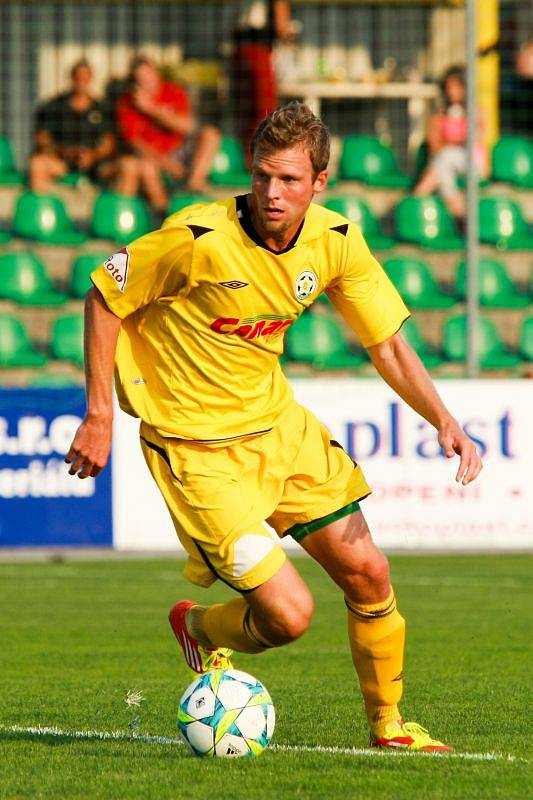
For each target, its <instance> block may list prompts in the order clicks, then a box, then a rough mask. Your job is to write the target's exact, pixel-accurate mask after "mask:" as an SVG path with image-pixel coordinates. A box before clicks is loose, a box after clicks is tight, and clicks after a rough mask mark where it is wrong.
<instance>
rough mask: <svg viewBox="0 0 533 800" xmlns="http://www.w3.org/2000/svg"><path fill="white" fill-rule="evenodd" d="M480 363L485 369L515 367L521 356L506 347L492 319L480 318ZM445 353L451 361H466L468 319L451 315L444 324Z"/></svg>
mask: <svg viewBox="0 0 533 800" xmlns="http://www.w3.org/2000/svg"><path fill="white" fill-rule="evenodd" d="M479 341H480V344H479V363H480V366H481V367H483V368H485V369H500V368H505V367H515V366H516V365H517V364H519V363H520V358H519V356H518V355H516V354H515V353H510V352H508V350H507V349H506V347H505V345H504V343H503V341H502V340H501V338H500V335H499V333H498V331H497V329H496V327H495V325H494V323H493V321H492V320H491V319H488V318H487V317H481V318H480V320H479ZM443 350H444V355H445V356H446V358H447V359H448V360H449V361H464V360H465V359H466V354H467V319H466V317H465V316H459V317H451V318H450V319H449V320H447V322H446V323H445V325H444V334H443Z"/></svg>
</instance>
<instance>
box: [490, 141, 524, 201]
mask: <svg viewBox="0 0 533 800" xmlns="http://www.w3.org/2000/svg"><path fill="white" fill-rule="evenodd" d="M492 177H493V180H495V181H507V182H509V183H514V184H515V186H519V187H521V188H523V189H532V188H533V141H532V140H531V139H526V138H525V137H522V136H503V137H502V138H501V139H500V141H499V142H497V143H496V145H495V146H494V149H493V151H492Z"/></svg>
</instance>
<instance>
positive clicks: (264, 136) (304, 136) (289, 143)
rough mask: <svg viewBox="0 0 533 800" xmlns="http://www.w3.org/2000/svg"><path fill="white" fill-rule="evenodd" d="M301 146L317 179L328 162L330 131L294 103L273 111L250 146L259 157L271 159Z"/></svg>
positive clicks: (303, 107) (300, 105)
mask: <svg viewBox="0 0 533 800" xmlns="http://www.w3.org/2000/svg"><path fill="white" fill-rule="evenodd" d="M298 145H299V146H301V147H302V148H303V149H305V150H307V151H308V153H309V158H310V159H311V164H312V165H313V171H314V173H315V177H316V176H317V175H318V173H319V172H322V170H324V169H326V167H327V166H328V161H329V131H328V129H327V128H326V126H325V125H324V123H323V122H322V120H321V119H319V118H318V117H316V116H315V115H314V114H313V112H312V111H311V109H310V108H309V106H306V105H305V104H304V103H298V102H292V103H287V105H284V106H281V107H280V108H277V109H276V110H275V111H273V112H272V113H271V114H269V115H268V117H265V119H264V120H263V121H262V122H261V123H260V124H259V126H258V128H257V130H256V132H255V133H254V135H253V138H252V142H251V144H250V152H251V154H252V158H253V157H254V156H255V155H256V153H260V154H261V155H269V154H271V153H274V152H278V151H279V150H288V149H289V148H291V147H296V146H298Z"/></svg>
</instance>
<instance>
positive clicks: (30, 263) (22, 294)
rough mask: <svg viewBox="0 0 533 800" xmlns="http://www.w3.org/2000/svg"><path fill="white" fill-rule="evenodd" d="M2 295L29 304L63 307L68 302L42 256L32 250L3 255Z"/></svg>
mask: <svg viewBox="0 0 533 800" xmlns="http://www.w3.org/2000/svg"><path fill="white" fill-rule="evenodd" d="M0 297H3V298H4V299H6V300H12V301H13V302H15V303H21V304H22V305H27V306H59V305H62V304H63V303H66V301H67V296H66V295H65V294H63V293H62V292H57V291H56V290H55V289H54V287H53V285H52V282H51V280H50V278H49V277H48V275H47V272H46V267H45V265H44V263H43V262H42V261H41V259H40V258H39V257H38V256H36V255H35V254H34V253H30V252H29V251H26V252H15V253H1V254H0Z"/></svg>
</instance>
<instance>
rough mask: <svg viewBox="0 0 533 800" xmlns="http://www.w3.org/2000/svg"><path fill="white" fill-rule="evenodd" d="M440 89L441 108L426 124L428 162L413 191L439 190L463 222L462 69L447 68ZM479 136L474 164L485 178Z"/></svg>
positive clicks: (485, 156)
mask: <svg viewBox="0 0 533 800" xmlns="http://www.w3.org/2000/svg"><path fill="white" fill-rule="evenodd" d="M441 86H442V94H443V99H444V104H443V108H442V109H441V111H439V112H438V113H437V114H435V115H434V116H433V117H432V118H431V120H430V124H429V132H428V150H429V155H430V161H429V164H428V166H427V168H426V169H425V171H424V172H423V174H422V177H421V178H420V181H419V182H418V184H417V186H416V187H415V189H414V194H415V195H419V196H422V195H428V194H433V192H435V191H437V190H438V191H439V192H440V194H441V195H442V197H443V199H444V201H445V203H446V205H447V206H448V208H449V209H450V211H451V213H452V214H453V215H454V217H457V218H458V219H460V220H462V219H463V218H464V215H465V199H464V194H463V193H462V192H461V190H460V188H459V186H458V183H457V179H458V177H459V176H460V175H464V174H465V172H466V166H467V164H466V158H467V155H466V138H467V118H466V109H465V100H466V84H465V73H464V69H463V67H461V66H453V67H450V68H449V69H448V70H447V71H446V73H445V75H444V77H443V79H442V84H441ZM479 127H481V126H479ZM481 133H482V132H481V131H480V130H479V131H478V142H477V144H476V161H477V166H478V169H479V173H480V175H481V176H483V177H484V176H486V175H487V174H488V170H489V160H488V153H487V150H486V148H485V146H484V144H483V142H482V135H481Z"/></svg>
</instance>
